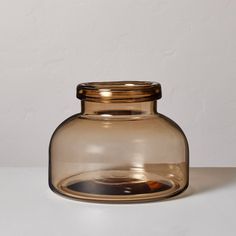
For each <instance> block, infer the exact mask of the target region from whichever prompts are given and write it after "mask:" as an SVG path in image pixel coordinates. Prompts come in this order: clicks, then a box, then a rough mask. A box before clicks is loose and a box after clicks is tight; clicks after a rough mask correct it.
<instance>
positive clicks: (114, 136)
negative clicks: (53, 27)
mask: <svg viewBox="0 0 236 236" xmlns="http://www.w3.org/2000/svg"><path fill="white" fill-rule="evenodd" d="M77 97H78V98H79V99H80V100H82V103H81V113H78V114H76V115H74V116H72V117H70V118H68V119H67V120H65V121H64V122H63V123H62V124H60V125H59V127H58V128H57V129H56V130H55V132H54V133H53V135H52V138H51V142H50V147H49V186H50V188H51V189H52V190H53V191H54V192H56V193H59V194H61V195H64V196H67V197H70V198H74V199H80V200H89V201H97V202H119V203H125V202H144V201H154V200H159V199H164V198H168V197H171V196H175V195H177V194H179V193H181V192H182V191H184V190H185V189H186V188H187V186H188V171H189V150H188V143H187V139H186V137H185V135H184V133H183V131H182V130H181V129H180V127H179V126H178V125H177V124H176V123H175V122H173V121H172V120H170V119H169V118H167V117H165V116H164V115H162V114H159V113H158V112H157V99H160V98H161V86H160V84H159V83H155V82H148V81H119V82H91V83H83V84H79V85H78V87H77Z"/></svg>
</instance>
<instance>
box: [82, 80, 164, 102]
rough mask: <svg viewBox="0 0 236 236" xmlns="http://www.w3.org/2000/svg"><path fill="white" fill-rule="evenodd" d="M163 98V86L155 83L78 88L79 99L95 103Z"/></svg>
mask: <svg viewBox="0 0 236 236" xmlns="http://www.w3.org/2000/svg"><path fill="white" fill-rule="evenodd" d="M161 96H162V94H161V85H160V84H159V83H157V82H153V81H106V82H86V83H81V84H79V85H78V86H77V98H79V99H81V100H86V101H94V102H141V101H151V100H157V99H160V98H161Z"/></svg>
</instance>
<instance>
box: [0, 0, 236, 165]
mask: <svg viewBox="0 0 236 236" xmlns="http://www.w3.org/2000/svg"><path fill="white" fill-rule="evenodd" d="M101 80H154V81H159V82H160V83H161V84H162V87H163V98H162V100H160V102H159V104H160V105H159V111H160V112H162V113H164V114H166V115H168V116H170V117H171V118H173V119H174V120H175V121H176V122H177V123H179V125H180V126H181V127H182V128H183V129H184V131H185V133H186V135H187V137H188V138H189V143H190V151H191V165H192V166H236V154H235V147H236V145H235V142H236V124H235V121H236V92H235V91H236V1H233V0H231V1H230V0H178V1H171V0H119V1H118V0H67V1H66V0H21V1H18V0H7V1H4V0H2V1H0V82H1V86H0V94H1V99H0V108H1V110H0V124H1V127H0V128H1V131H0V141H1V144H0V165H47V160H48V156H47V154H48V150H47V148H48V142H49V139H50V135H51V133H52V132H53V130H54V129H55V128H56V126H57V125H58V124H59V123H60V122H61V121H62V120H64V119H65V118H66V117H68V116H70V115H71V114H73V113H77V112H78V111H79V110H80V107H79V101H78V100H77V99H76V98H75V87H76V85H77V84H78V83H80V82H84V81H101Z"/></svg>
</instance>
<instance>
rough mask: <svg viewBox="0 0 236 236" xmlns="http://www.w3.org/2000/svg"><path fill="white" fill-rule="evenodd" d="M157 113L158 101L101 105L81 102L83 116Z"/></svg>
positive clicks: (99, 103)
mask: <svg viewBox="0 0 236 236" xmlns="http://www.w3.org/2000/svg"><path fill="white" fill-rule="evenodd" d="M156 113H157V101H156V100H152V101H145V102H129V103H101V102H92V101H82V102H81V114H82V115H85V116H86V115H96V116H97V115H101V116H104V117H109V116H129V115H136V116H147V115H154V114H156Z"/></svg>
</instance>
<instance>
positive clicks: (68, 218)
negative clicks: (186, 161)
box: [0, 167, 236, 236]
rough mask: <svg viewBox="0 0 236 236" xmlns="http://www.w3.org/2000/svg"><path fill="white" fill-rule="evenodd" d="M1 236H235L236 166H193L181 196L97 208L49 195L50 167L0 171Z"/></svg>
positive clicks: (52, 194) (93, 204)
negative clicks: (48, 175) (185, 189)
mask: <svg viewBox="0 0 236 236" xmlns="http://www.w3.org/2000/svg"><path fill="white" fill-rule="evenodd" d="M0 186H1V190H0V191H1V192H0V235H2V236H8V235H11V236H14V235H17V236H21V235H22V236H28V235H29V236H38V235H40V236H45V235H50V236H54V235H56V236H60V235H70V236H73V235H76V236H78V235H81V236H86V235H101V236H106V235H109V236H110V235H112V236H123V235H129V236H130V235H131V236H132V235H135V236H139V235H140V236H146V235H147V236H152V235H153V236H154V235H155V236H157V235H160V236H165V235H173V236H185V235H187V236H191V235H196V236H202V235H220V236H222V235H227V236H231V235H232V236H235V235H236V216H235V215H236V168H193V169H191V171H190V187H189V188H188V190H187V191H186V192H185V193H183V194H182V195H180V196H179V197H178V198H175V199H172V200H168V201H161V202H153V203H143V204H140V203H139V204H119V205H118V204H115V205H112V204H96V203H86V202H80V201H74V200H69V199H66V198H63V197H60V196H58V195H56V194H55V193H53V192H51V190H50V189H49V188H48V185H47V169H46V168H23V167H22V168H7V167H6V168H0Z"/></svg>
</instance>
